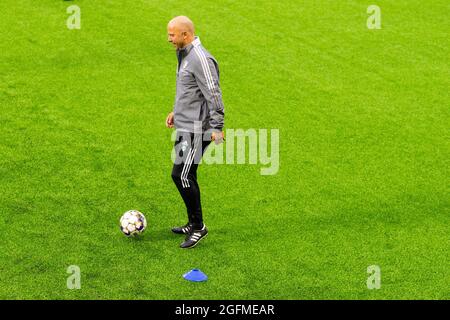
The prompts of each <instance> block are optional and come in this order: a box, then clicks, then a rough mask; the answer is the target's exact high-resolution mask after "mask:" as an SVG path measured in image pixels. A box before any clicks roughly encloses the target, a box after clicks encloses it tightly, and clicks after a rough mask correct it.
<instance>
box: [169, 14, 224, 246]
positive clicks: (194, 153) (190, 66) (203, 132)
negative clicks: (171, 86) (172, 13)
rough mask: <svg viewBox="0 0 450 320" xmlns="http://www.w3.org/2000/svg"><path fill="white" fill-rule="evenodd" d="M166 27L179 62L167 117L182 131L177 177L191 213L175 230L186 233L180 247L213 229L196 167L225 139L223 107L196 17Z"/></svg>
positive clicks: (213, 63)
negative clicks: (205, 215)
mask: <svg viewBox="0 0 450 320" xmlns="http://www.w3.org/2000/svg"><path fill="white" fill-rule="evenodd" d="M167 30H168V40H169V42H170V43H172V44H173V45H174V46H175V48H176V49H177V50H176V51H177V58H178V67H177V90H176V99H175V105H174V110H173V112H171V113H169V115H168V116H167V119H166V126H167V127H169V128H173V127H174V126H175V128H176V130H177V132H176V134H177V136H176V141H175V146H174V148H175V155H176V159H175V164H174V166H173V169H172V178H173V181H174V182H175V184H176V186H177V188H178V191H179V192H180V195H181V197H182V198H183V201H184V203H185V205H186V208H187V213H188V223H187V224H186V225H184V226H182V227H175V228H172V231H173V232H174V233H177V234H185V235H186V239H185V241H184V242H183V243H182V244H181V248H192V247H194V246H195V245H197V243H198V242H199V241H200V240H201V239H203V238H204V237H206V236H207V234H208V229H207V228H206V226H205V225H204V223H203V217H202V206H201V202H200V188H199V186H198V183H197V167H198V164H199V161H200V159H201V157H202V155H203V153H204V151H205V149H206V148H207V147H208V145H209V144H210V142H211V141H215V142H216V143H221V142H222V141H223V131H222V130H223V123H224V106H223V102H222V93H221V90H220V86H219V67H218V64H217V61H216V59H214V57H213V56H212V55H211V54H210V53H209V52H208V51H206V49H205V48H203V46H202V45H201V42H200V39H199V38H198V37H195V36H194V25H193V23H192V21H191V20H189V18H187V17H184V16H180V17H176V18H174V19H172V20H171V21H170V22H169V24H168V26H167Z"/></svg>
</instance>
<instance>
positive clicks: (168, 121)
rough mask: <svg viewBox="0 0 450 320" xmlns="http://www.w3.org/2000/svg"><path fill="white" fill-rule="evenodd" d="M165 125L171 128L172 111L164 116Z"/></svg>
mask: <svg viewBox="0 0 450 320" xmlns="http://www.w3.org/2000/svg"><path fill="white" fill-rule="evenodd" d="M166 127H167V128H173V112H171V113H169V115H168V116H167V118H166Z"/></svg>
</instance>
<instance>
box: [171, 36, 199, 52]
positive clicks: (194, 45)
mask: <svg viewBox="0 0 450 320" xmlns="http://www.w3.org/2000/svg"><path fill="white" fill-rule="evenodd" d="M201 44H202V43H201V42H200V38H199V37H194V41H192V42H191V43H189V44H188V45H187V46H186V47H184V48H183V49H177V51H178V52H179V53H181V54H183V55H184V56H187V55H188V54H189V52H191V50H192V48H193V47H198V46H199V45H201Z"/></svg>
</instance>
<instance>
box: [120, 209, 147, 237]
mask: <svg viewBox="0 0 450 320" xmlns="http://www.w3.org/2000/svg"><path fill="white" fill-rule="evenodd" d="M145 228H147V219H145V216H144V215H143V214H142V212H139V211H137V210H130V211H127V212H125V213H124V214H123V215H122V217H121V218H120V230H122V232H123V234H124V235H126V236H127V237H130V236H136V235H138V234H141V233H142V232H144V231H145Z"/></svg>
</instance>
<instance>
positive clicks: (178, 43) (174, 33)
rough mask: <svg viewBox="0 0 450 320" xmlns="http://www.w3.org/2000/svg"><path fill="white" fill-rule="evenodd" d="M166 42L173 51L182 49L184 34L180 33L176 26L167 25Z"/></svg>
mask: <svg viewBox="0 0 450 320" xmlns="http://www.w3.org/2000/svg"><path fill="white" fill-rule="evenodd" d="M167 36H168V37H167V41H169V42H170V43H171V44H172V45H173V46H174V47H175V49H181V48H183V47H184V39H185V37H186V34H185V32H181V31H180V29H179V28H178V27H177V26H176V25H172V24H169V25H168V26H167Z"/></svg>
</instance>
